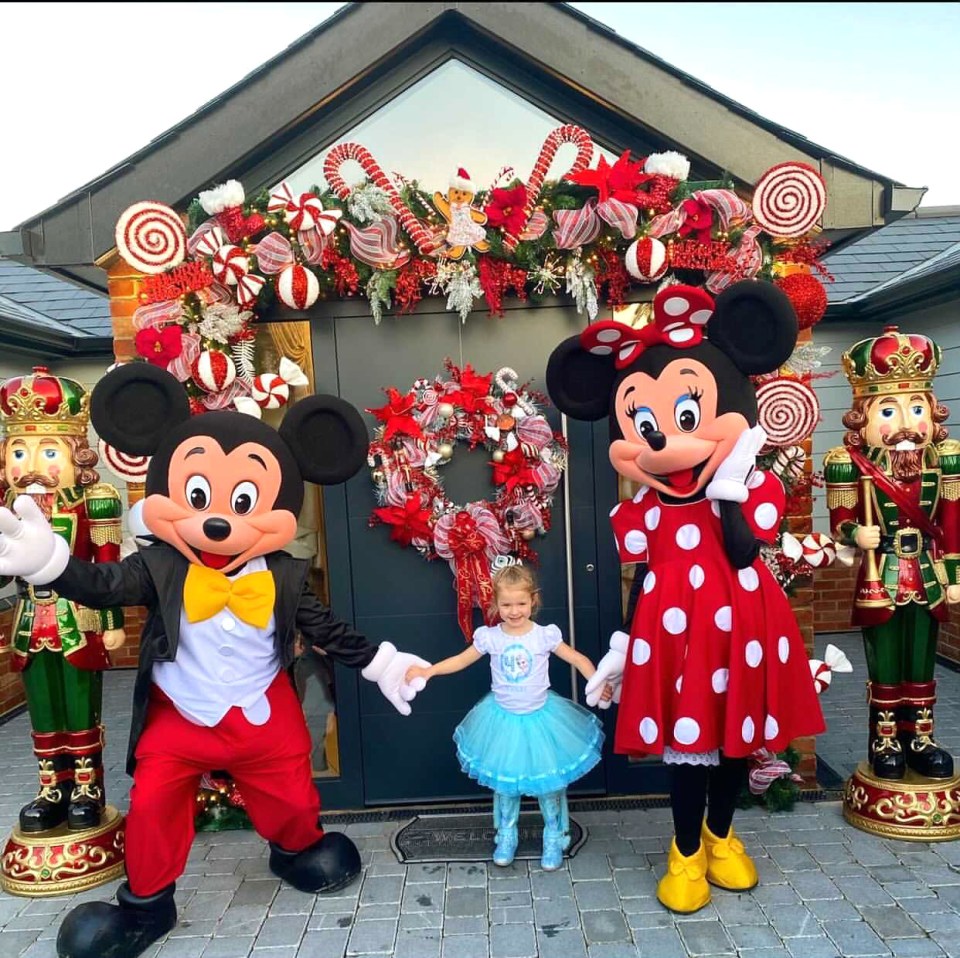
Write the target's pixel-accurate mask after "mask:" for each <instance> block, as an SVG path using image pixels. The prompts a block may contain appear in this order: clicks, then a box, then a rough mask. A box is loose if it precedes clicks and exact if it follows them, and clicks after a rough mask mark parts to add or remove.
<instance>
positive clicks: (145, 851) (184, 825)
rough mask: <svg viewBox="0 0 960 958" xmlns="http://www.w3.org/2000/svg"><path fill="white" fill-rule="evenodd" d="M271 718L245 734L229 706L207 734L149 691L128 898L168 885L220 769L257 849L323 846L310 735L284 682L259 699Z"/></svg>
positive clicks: (130, 831) (245, 726)
mask: <svg viewBox="0 0 960 958" xmlns="http://www.w3.org/2000/svg"><path fill="white" fill-rule="evenodd" d="M267 700H268V701H269V703H270V718H269V719H268V720H267V721H266V722H265V723H264V724H263V725H252V724H251V723H250V722H248V721H247V719H246V717H245V716H244V714H243V711H242V710H241V709H239V708H237V707H236V706H234V707H233V708H232V709H230V711H229V712H227V714H226V715H225V716H224V717H223V718H222V719H221V721H220V722H219V723H218V724H217V725H216V726H214V727H213V728H207V727H205V726H203V725H195V724H194V723H193V722H190V721H189V720H188V719H185V718H184V717H183V716H182V715H181V714H180V713H179V712H178V711H177V710H176V708H175V707H174V705H173V703H172V702H171V701H170V699H169V698H168V697H167V696H166V695H165V694H164V693H163V692H162V691H161V690H160V689H159V688H158V687H157V686H156V685H154V686H153V687H152V689H151V693H150V704H149V707H148V711H147V721H146V725H145V728H144V732H143V735H142V736H141V737H140V741H139V742H138V743H137V751H136V757H137V765H136V769H135V770H134V775H133V788H132V789H131V791H130V811H129V812H128V813H127V826H126V858H127V880H128V881H129V883H130V890H131V891H132V892H133V894H134V895H138V896H146V895H153V894H155V893H156V892H158V891H160V889H161V888H165V887H166V886H167V885H169V884H170V883H171V882H173V881H176V880H177V879H178V878H179V877H180V875H181V874H183V869H184V867H185V866H186V863H187V856H188V855H189V853H190V845H191V844H192V842H193V836H194V824H193V823H194V816H195V815H196V813H197V805H196V799H197V789H198V787H199V785H200V778H201V776H202V775H203V773H204V772H209V771H213V770H217V769H225V770H226V771H228V772H229V773H230V774H231V775H232V776H233V778H234V780H235V781H236V783H237V785H238V787H239V789H240V794H241V795H242V796H243V799H244V802H245V804H246V810H247V813H248V814H249V816H250V821H251V822H252V823H253V827H254V828H255V829H256V830H257V832H258V833H259V834H260V835H261V836H262V837H263V838H265V839H267V840H268V841H271V842H276V844H278V845H280V846H281V847H282V848H284V849H286V850H287V851H292V852H296V851H302V850H303V849H304V848H306V847H307V846H309V845H312V844H313V843H314V842H315V841H317V840H319V839H320V838H321V837H322V836H323V829H321V828H320V825H319V822H318V816H319V814H320V795H319V793H318V792H317V789H316V786H315V785H314V783H313V776H312V772H311V767H310V749H311V744H310V732H309V731H308V729H307V725H306V722H305V721H304V718H303V711H302V710H301V707H300V703H299V701H298V700H297V697H296V694H295V693H294V690H293V687H292V685H291V684H290V680H289V679H288V677H287V675H286V673H284V672H280V673H278V674H277V677H276V678H275V679H274V680H273V683H272V684H271V686H270V688H269V689H268V690H267Z"/></svg>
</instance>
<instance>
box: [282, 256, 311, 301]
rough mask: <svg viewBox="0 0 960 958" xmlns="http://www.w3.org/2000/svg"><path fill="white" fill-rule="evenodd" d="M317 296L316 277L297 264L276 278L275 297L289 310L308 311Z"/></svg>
mask: <svg viewBox="0 0 960 958" xmlns="http://www.w3.org/2000/svg"><path fill="white" fill-rule="evenodd" d="M319 295H320V283H319V281H318V280H317V277H316V276H315V275H314V274H313V273H312V272H311V271H310V270H309V269H306V268H305V267H303V266H301V265H300V264H299V263H296V264H294V265H293V266H288V267H287V268H286V269H284V271H283V272H282V273H281V274H280V275H279V276H278V277H277V296H279V297H280V301H281V302H282V303H283V304H284V305H285V306H289V307H290V308H291V309H309V308H310V307H311V306H312V305H313V304H314V303H315V302H316V301H317V297H318V296H319Z"/></svg>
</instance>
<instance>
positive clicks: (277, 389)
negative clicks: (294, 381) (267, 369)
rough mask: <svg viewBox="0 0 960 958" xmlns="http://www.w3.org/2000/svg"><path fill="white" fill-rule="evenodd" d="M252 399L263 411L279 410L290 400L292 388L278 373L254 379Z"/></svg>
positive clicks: (251, 388)
mask: <svg viewBox="0 0 960 958" xmlns="http://www.w3.org/2000/svg"><path fill="white" fill-rule="evenodd" d="M250 397H251V398H252V399H253V401H254V402H255V403H256V404H257V405H258V406H260V407H261V408H262V409H279V408H280V407H281V406H284V405H286V403H287V402H288V401H289V399H290V387H289V386H288V385H287V383H285V382H284V381H283V380H282V379H281V378H280V377H279V376H278V375H277V374H276V373H263V374H261V375H260V376H256V377H254V380H253V384H252V386H251V387H250Z"/></svg>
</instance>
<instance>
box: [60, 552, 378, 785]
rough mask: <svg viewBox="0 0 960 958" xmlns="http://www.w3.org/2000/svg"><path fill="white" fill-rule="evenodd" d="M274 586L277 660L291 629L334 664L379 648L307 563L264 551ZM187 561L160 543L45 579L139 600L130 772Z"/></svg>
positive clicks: (120, 602)
mask: <svg viewBox="0 0 960 958" xmlns="http://www.w3.org/2000/svg"><path fill="white" fill-rule="evenodd" d="M264 558H265V559H266V561H267V569H268V570H269V571H270V572H271V573H273V580H274V584H275V586H276V593H277V597H276V604H275V606H274V610H273V613H274V618H275V621H276V633H275V638H274V641H275V644H276V651H277V656H278V658H279V659H280V665H281V667H283V668H286V667H287V666H289V665H290V664H291V663H292V662H293V659H294V641H295V632H296V631H299V632H301V633H302V634H303V638H304V641H305V642H306V644H307V645H316V646H318V647H319V648H322V649H323V650H324V651H325V652H327V654H328V655H329V656H330V657H331V658H332V659H334V660H335V661H337V662H341V663H342V664H343V665H346V666H350V667H352V668H365V667H366V666H367V665H369V664H370V662H371V661H372V660H373V657H374V656H375V655H376V652H377V647H376V646H375V645H372V644H371V643H370V642H369V641H368V640H367V639H366V638H365V637H364V636H363V635H361V634H360V633H359V632H357V631H355V630H354V629H353V627H352V626H350V625H348V624H347V623H346V622H343V621H341V620H339V619H337V618H335V617H334V616H333V614H332V613H331V612H330V610H329V609H328V608H327V607H326V606H324V605H323V603H321V602H320V600H319V599H318V598H317V597H316V595H314V593H313V592H312V591H311V589H310V587H309V586H308V585H307V571H308V563H307V561H306V560H305V559H295V558H294V557H293V556H291V555H289V554H288V553H286V552H271V553H269V554H268V555H266V556H265V557H264ZM189 568H190V563H189V562H188V561H187V559H186V558H185V557H184V556H183V555H182V554H181V553H180V552H178V551H177V550H176V549H174V548H173V547H172V546H169V545H167V544H166V543H162V542H158V543H156V544H155V545H149V546H145V547H142V548H141V549H140V550H139V551H138V552H135V553H133V554H132V555H129V556H127V558H126V559H124V560H122V561H121V562H107V563H102V564H99V563H93V562H84V561H82V560H80V559H74V558H71V559H70V562H69V564H68V565H67V568H66V570H65V571H64V572H63V574H62V575H61V576H60V577H59V578H58V579H56V580H54V581H53V582H51V583H50V588H52V589H54V590H55V591H56V592H57V593H58V594H59V595H61V596H63V597H64V598H66V599H72V600H73V601H74V602H80V603H82V604H83V605H86V606H89V607H90V608H94V609H98V608H105V607H111V606H136V605H142V606H145V607H146V609H147V622H146V625H145V626H144V629H143V634H142V635H141V637H140V663H139V666H138V669H137V680H136V684H135V686H134V692H133V719H132V721H131V724H130V742H129V745H128V746H127V772H128V774H130V775H132V774H133V769H134V766H135V765H136V758H135V753H136V747H137V742H138V741H139V739H140V735H141V734H142V732H143V728H144V723H145V722H146V717H147V703H148V700H149V696H150V684H151V681H152V672H153V663H154V662H172V661H173V660H174V659H175V658H176V656H177V644H178V642H179V639H180V610H181V608H182V606H183V585H184V582H185V581H186V578H187V570H188V569H189Z"/></svg>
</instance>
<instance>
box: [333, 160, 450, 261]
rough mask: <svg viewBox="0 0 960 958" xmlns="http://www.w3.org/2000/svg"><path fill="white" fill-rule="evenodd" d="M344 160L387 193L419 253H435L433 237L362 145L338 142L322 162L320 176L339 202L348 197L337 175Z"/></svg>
mask: <svg viewBox="0 0 960 958" xmlns="http://www.w3.org/2000/svg"><path fill="white" fill-rule="evenodd" d="M346 160H355V161H356V162H357V163H359V164H360V167H361V169H362V170H363V172H364V173H366V174H367V176H368V177H370V182H372V183H373V185H374V186H376V187H377V188H378V189H381V190H383V192H384V193H386V195H387V199H388V200H389V201H390V205H391V206H392V207H393V209H394V211H395V212H396V214H397V218H398V219H399V220H400V223H401V225H402V226H403V228H404V229H405V230H406V231H407V235H408V236H409V237H410V239H412V240H413V243H414V245H415V246H416V247H417V249H418V250H419V251H420V253H421V254H422V255H424V256H428V255H430V253H433V252H435V251H436V248H437V247H436V242H435V241H434V237H433V234H432V233H431V232H430V231H429V230H428V229H427V228H426V227H425V226H424V225H423V223H421V222H420V220H418V219H417V218H416V217H415V216H414V215H413V213H412V212H411V211H410V209H409V207H407V205H406V204H405V203H404V202H403V199H402V198H401V196H400V194H399V193H398V192H397V188H396V186H394V184H393V181H392V180H391V179H390V177H389V176H387V174H386V173H384V172H383V169H382V168H381V167H380V164H379V163H377V161H376V160H375V159H374V158H373V154H372V153H371V152H370V151H369V150H368V149H367V148H366V147H365V146H361V145H360V144H359V143H341V144H340V145H339V146H335V147H334V148H333V149H332V150H331V151H330V152H329V153H328V154H327V157H326V159H325V160H324V161H323V175H324V176H325V177H326V180H327V182H328V183H329V184H330V189H332V190H333V192H334V193H336V194H337V196H338V197H340V199H341V200H345V199H346V198H347V197H348V196H349V195H350V187H349V186H347V184H346V182H345V181H344V179H343V177H342V176H341V175H340V167H341V166H342V165H343V163H344V162H345V161H346Z"/></svg>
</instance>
